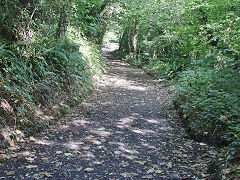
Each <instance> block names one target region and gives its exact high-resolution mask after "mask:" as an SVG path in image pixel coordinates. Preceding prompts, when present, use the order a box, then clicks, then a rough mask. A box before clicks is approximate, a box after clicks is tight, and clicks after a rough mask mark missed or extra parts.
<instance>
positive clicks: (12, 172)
mask: <svg viewBox="0 0 240 180" xmlns="http://www.w3.org/2000/svg"><path fill="white" fill-rule="evenodd" d="M14 174H15V172H14V171H9V172H7V176H12V175H14Z"/></svg>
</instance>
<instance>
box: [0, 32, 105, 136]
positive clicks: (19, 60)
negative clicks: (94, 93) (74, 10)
mask: <svg viewBox="0 0 240 180" xmlns="http://www.w3.org/2000/svg"><path fill="white" fill-rule="evenodd" d="M103 69H104V58H103V56H102V53H101V49H100V47H99V46H98V45H96V44H95V43H93V42H90V41H88V40H87V39H86V38H85V37H84V36H83V35H81V34H80V33H78V32H77V31H76V30H74V29H70V30H69V31H68V34H67V36H66V37H65V38H64V39H59V40H56V39H55V38H49V37H48V38H38V39H37V38H36V40H35V41H34V42H31V43H29V42H27V43H25V42H18V43H12V44H10V43H8V42H7V41H5V40H3V39H2V40H1V41H0V113H1V119H0V122H1V126H2V128H4V127H9V126H11V127H14V129H21V130H23V131H24V132H26V133H28V134H31V133H33V132H36V131H39V130H41V129H42V128H44V127H46V126H49V125H50V124H51V123H52V122H53V119H55V118H56V117H60V116H61V114H64V113H66V112H67V111H68V107H69V106H74V105H76V104H78V103H79V102H80V101H81V100H82V99H83V98H84V97H85V96H86V95H87V93H88V92H90V91H91V90H92V89H93V77H94V76H95V75H98V74H99V73H101V71H102V70H103Z"/></svg>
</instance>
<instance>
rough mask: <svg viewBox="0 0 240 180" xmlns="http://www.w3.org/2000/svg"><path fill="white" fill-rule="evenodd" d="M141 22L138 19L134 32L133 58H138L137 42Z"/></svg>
mask: <svg viewBox="0 0 240 180" xmlns="http://www.w3.org/2000/svg"><path fill="white" fill-rule="evenodd" d="M138 31H139V22H138V20H137V19H136V23H135V28H134V34H133V40H132V41H133V58H134V59H137V43H138Z"/></svg>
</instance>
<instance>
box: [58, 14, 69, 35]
mask: <svg viewBox="0 0 240 180" xmlns="http://www.w3.org/2000/svg"><path fill="white" fill-rule="evenodd" d="M66 32H67V16H66V11H65V10H64V9H62V10H61V11H60V18H59V21H58V28H57V38H62V37H65V35H66Z"/></svg>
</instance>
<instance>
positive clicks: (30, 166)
mask: <svg viewBox="0 0 240 180" xmlns="http://www.w3.org/2000/svg"><path fill="white" fill-rule="evenodd" d="M37 167H38V166H37V165H28V166H26V168H27V169H32V168H37Z"/></svg>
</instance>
